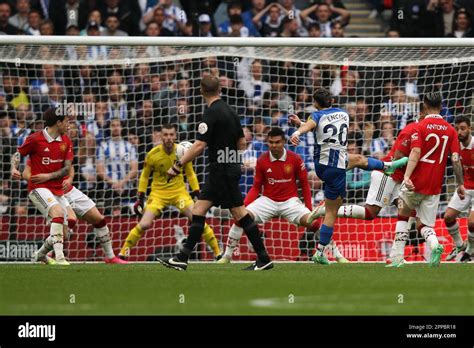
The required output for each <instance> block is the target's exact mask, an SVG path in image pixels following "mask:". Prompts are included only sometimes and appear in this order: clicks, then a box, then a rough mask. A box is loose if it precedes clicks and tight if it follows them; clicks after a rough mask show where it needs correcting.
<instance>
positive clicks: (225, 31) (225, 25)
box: [217, 1, 252, 37]
mask: <svg viewBox="0 0 474 348" xmlns="http://www.w3.org/2000/svg"><path fill="white" fill-rule="evenodd" d="M227 16H228V19H226V20H225V21H224V22H222V23H221V24H220V25H219V28H218V29H217V32H218V34H219V35H220V36H231V33H232V32H233V30H232V27H231V22H230V19H231V18H232V16H240V18H241V20H242V24H243V26H242V28H241V29H240V36H242V37H246V36H250V30H249V23H247V22H246V21H245V20H244V19H243V17H242V4H241V3H240V2H239V1H232V2H231V3H229V4H228V5H227ZM250 24H252V22H250ZM232 36H234V35H232Z"/></svg>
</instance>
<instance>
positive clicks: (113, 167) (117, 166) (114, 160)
mask: <svg viewBox="0 0 474 348" xmlns="http://www.w3.org/2000/svg"><path fill="white" fill-rule="evenodd" d="M97 161H98V162H102V163H104V166H105V171H106V175H107V176H108V177H110V178H111V179H112V180H116V181H118V180H122V179H123V178H125V177H126V176H127V174H128V173H129V172H130V170H131V163H132V162H134V161H135V162H136V161H137V150H136V148H135V146H134V145H132V144H131V143H129V142H128V141H126V140H124V139H120V140H112V139H109V140H106V141H103V142H102V143H100V145H99V148H98V149H97ZM131 187H132V185H131V183H130V182H128V183H127V185H126V188H131Z"/></svg>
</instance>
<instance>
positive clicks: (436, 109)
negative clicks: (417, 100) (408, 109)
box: [420, 92, 443, 119]
mask: <svg viewBox="0 0 474 348" xmlns="http://www.w3.org/2000/svg"><path fill="white" fill-rule="evenodd" d="M442 104H443V97H442V96H441V93H440V92H428V93H426V94H425V95H424V97H423V110H422V113H421V114H420V119H422V118H424V117H425V116H426V115H429V114H439V113H440V112H441V108H442V107H443V105H442Z"/></svg>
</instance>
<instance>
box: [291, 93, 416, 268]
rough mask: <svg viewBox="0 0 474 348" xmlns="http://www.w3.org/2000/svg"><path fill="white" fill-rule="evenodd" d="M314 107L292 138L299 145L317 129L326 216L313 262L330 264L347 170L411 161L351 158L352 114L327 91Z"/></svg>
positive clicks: (316, 155)
mask: <svg viewBox="0 0 474 348" xmlns="http://www.w3.org/2000/svg"><path fill="white" fill-rule="evenodd" d="M313 101H314V106H315V107H316V108H317V109H318V111H315V112H313V113H312V114H311V117H310V118H309V119H308V121H307V122H306V123H304V124H302V125H301V126H300V127H299V129H298V130H297V131H295V132H294V133H293V134H292V135H291V142H292V143H293V144H294V145H298V143H299V136H300V135H301V134H305V133H307V132H309V131H312V130H313V129H314V132H315V139H316V143H315V145H314V147H315V149H314V162H315V167H316V174H317V175H318V177H319V178H320V179H321V180H322V181H323V182H324V196H325V205H326V215H325V217H324V221H323V224H322V226H321V229H320V240H319V244H318V247H317V250H316V253H315V254H314V256H313V261H314V262H316V263H319V264H323V265H328V264H329V261H328V259H327V258H326V256H325V255H324V251H325V248H326V246H327V245H328V244H329V243H330V241H331V238H332V235H333V231H334V223H335V220H336V217H337V213H338V210H339V208H340V207H341V206H342V199H343V197H344V196H345V195H346V170H349V169H352V168H354V167H358V168H362V169H366V170H377V169H378V170H386V169H388V168H391V169H392V170H395V169H397V168H399V167H402V166H404V165H405V164H406V162H407V158H402V159H400V160H396V161H394V162H383V161H380V160H377V159H374V158H367V157H364V156H362V155H349V156H348V155H347V132H348V129H349V115H348V114H347V113H346V112H345V111H344V110H342V109H339V108H335V107H332V103H333V98H332V96H331V95H330V93H329V92H328V91H327V90H326V89H324V88H318V89H317V90H316V91H315V92H314V95H313ZM316 216H317V214H316V212H314V214H311V215H310V218H309V222H310V223H311V222H312V221H314V219H316Z"/></svg>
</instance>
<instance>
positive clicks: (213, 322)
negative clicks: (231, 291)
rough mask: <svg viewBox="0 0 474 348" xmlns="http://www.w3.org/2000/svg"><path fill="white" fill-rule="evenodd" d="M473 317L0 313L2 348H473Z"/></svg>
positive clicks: (0, 341)
mask: <svg viewBox="0 0 474 348" xmlns="http://www.w3.org/2000/svg"><path fill="white" fill-rule="evenodd" d="M473 328H474V317H454V316H449V317H446V316H444V317H434V316H431V317H424V316H423V317H421V316H411V317H402V316H396V317H369V316H360V317H338V316H330V317H329V316H328V317H311V316H304V317H303V316H293V317H288V316H251V317H243V316H226V317H217V316H184V317H183V316H169V317H164V316H116V317H112V316H80V317H74V316H57V317H47V316H31V317H27V316H8V317H7V316H2V317H0V347H1V348H10V347H29V346H34V347H43V346H44V347H47V346H61V347H94V346H95V345H97V346H102V347H103V346H104V345H106V346H109V345H110V346H115V347H120V346H127V347H144V346H155V347H156V346H170V347H171V346H172V347H176V346H179V345H181V344H183V345H186V346H187V347H189V346H190V345H192V347H196V346H199V345H205V346H206V347H209V346H214V345H215V346H221V347H228V346H232V345H237V346H243V345H245V346H247V345H248V344H256V345H259V346H266V345H287V346H289V347H296V346H298V345H307V344H308V343H310V344H317V346H318V347H324V346H328V347H332V348H335V347H338V346H340V347H343V346H344V347H348V346H351V347H353V346H359V345H360V346H368V345H370V346H378V347H400V346H402V345H403V346H406V345H409V346H412V345H416V346H429V347H437V346H449V347H473V346H474V339H473V337H474V336H473V335H472V331H473Z"/></svg>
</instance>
